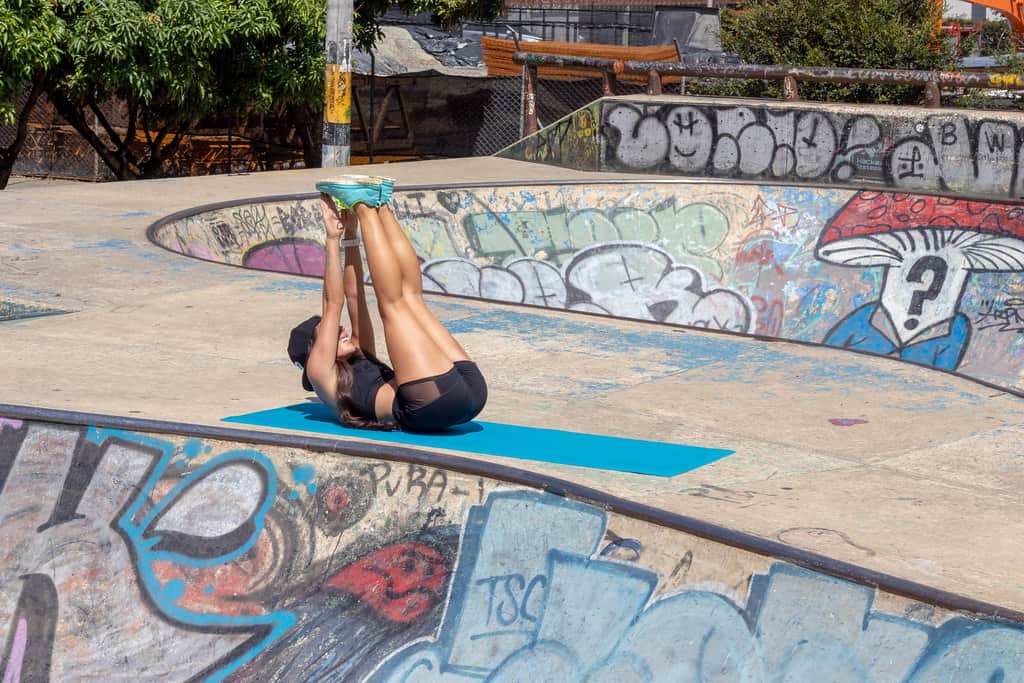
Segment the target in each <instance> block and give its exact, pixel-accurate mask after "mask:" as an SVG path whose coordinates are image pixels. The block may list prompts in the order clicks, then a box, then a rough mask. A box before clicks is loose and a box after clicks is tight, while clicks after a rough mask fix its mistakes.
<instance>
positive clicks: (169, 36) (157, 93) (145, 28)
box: [56, 0, 277, 120]
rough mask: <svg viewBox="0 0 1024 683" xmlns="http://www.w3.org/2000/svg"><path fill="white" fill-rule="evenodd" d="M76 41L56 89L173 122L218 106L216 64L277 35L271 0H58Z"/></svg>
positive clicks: (76, 97) (78, 98)
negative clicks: (226, 55) (234, 50)
mask: <svg viewBox="0 0 1024 683" xmlns="http://www.w3.org/2000/svg"><path fill="white" fill-rule="evenodd" d="M59 8H60V10H59V11H60V12H61V14H62V15H63V16H65V18H66V21H67V23H68V28H69V33H70V35H71V38H70V40H68V42H67V44H66V46H65V60H64V64H63V67H64V70H63V73H62V74H61V78H60V80H59V81H58V82H57V83H56V87H58V88H59V89H61V90H62V92H63V93H64V94H65V95H67V96H69V97H71V98H72V99H73V100H74V101H77V102H81V103H85V102H90V101H91V102H100V101H104V100H106V99H109V98H111V97H116V98H118V99H120V100H123V101H124V102H127V103H128V104H129V107H131V106H139V107H145V108H146V109H148V110H149V111H150V113H151V114H152V113H156V114H159V115H160V116H163V117H169V118H172V119H175V120H183V119H186V118H190V117H195V116H197V115H200V114H202V113H206V112H208V111H209V110H210V107H211V105H214V104H216V103H217V101H218V95H219V94H220V93H218V91H217V85H218V84H219V82H218V78H217V76H218V74H217V72H216V69H215V62H216V59H217V58H218V56H219V55H220V54H222V53H223V52H224V51H226V50H230V49H231V48H232V47H233V46H234V45H237V44H246V43H247V42H249V41H254V40H259V39H260V38H262V37H264V36H266V35H268V34H270V33H273V32H275V31H276V30H277V27H276V25H275V22H274V17H273V15H272V13H271V10H270V7H269V0H239V1H238V2H235V1H233V0H59Z"/></svg>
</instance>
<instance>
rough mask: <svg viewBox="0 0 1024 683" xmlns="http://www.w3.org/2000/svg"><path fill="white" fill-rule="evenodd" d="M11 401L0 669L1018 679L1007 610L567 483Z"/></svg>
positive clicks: (353, 447)
mask: <svg viewBox="0 0 1024 683" xmlns="http://www.w3.org/2000/svg"><path fill="white" fill-rule="evenodd" d="M0 416H2V417H0V519H2V520H3V524H0V537H2V539H3V542H2V543H0V568H2V576H3V577H4V579H3V581H2V582H0V586H2V587H3V590H2V592H0V628H2V629H3V630H2V631H0V634H2V635H0V638H2V639H3V640H4V649H3V650H2V652H3V655H2V657H3V658H2V659H0V671H3V672H4V677H3V680H4V681H12V682H14V681H24V682H28V681H33V682H35V681H47V680H54V681H76V680H93V681H95V680H131V681H143V680H145V681H156V680H167V681H192V680H195V681H198V680H210V681H221V680H227V681H254V682H255V681H289V682H291V681H363V680H365V681H412V680H415V681H432V680H445V681H475V680H490V681H525V680H540V681H552V682H553V681H559V682H562V681H567V682H575V681H581V682H582V681H702V680H721V681H751V682H759V681H777V680H791V681H825V680H842V681H906V682H915V683H916V682H921V683H924V682H926V681H927V682H932V681H942V682H946V683H953V682H959V681H966V680H972V681H973V680H978V681H1015V680H1021V677H1022V676H1024V629H1022V627H1021V626H1020V624H1019V623H1014V622H1011V621H1004V620H1002V619H1001V618H1002V617H1011V618H1013V619H1019V618H1020V617H1021V616H1022V615H1019V614H1015V613H1007V612H1001V611H1000V610H999V609H998V608H996V607H994V606H991V605H984V604H981V603H974V602H971V601H969V600H966V599H963V598H959V597H957V596H955V595H950V594H946V593H941V592H937V591H933V590H930V589H928V588H925V587H923V586H920V585H916V584H911V583H907V582H904V581H900V580H898V579H894V578H892V577H888V576H885V575H881V574H877V573H871V572H867V571H864V570H861V569H858V568H856V567H853V566H850V565H846V564H842V563H837V562H834V561H831V560H829V559H828V558H824V557H821V556H817V555H813V554H810V553H806V552H803V551H799V550H794V549H792V548H789V547H786V546H783V545H781V544H779V543H775V542H771V541H765V540H763V539H758V538H754V537H749V536H745V535H743V534H737V533H734V532H730V531H727V530H725V529H721V528H717V527H715V526H714V525H710V524H706V523H701V522H697V521H695V520H692V519H688V518H684V517H680V516H678V515H670V514H665V513H664V512H661V511H658V510H654V509H650V508H647V507H644V506H643V505H639V504H636V503H630V502H627V501H623V500H619V499H615V498H611V497H608V496H606V495H603V494H601V493H599V492H596V491H593V490H589V489H585V488H583V487H580V486H577V485H574V484H572V483H569V482H564V481H557V480H553V479H548V478H545V477H542V476H539V475H535V474H530V473H526V472H523V471H519V470H514V469H511V468H506V467H501V466H495V465H493V464H491V465H489V464H486V463H481V462H476V461H472V460H467V459H463V458H459V457H453V456H444V455H437V454H432V453H427V452H421V451H412V450H408V449H397V448H381V447H380V446H376V445H367V444H365V443H362V444H361V443H354V442H349V443H346V442H341V441H331V440H325V439H317V438H304V437H296V436H290V437H284V436H281V435H276V434H268V433H254V432H241V431H237V430H228V429H221V428H213V427H199V426H194V425H183V424H171V423H163V422H153V421H139V420H130V419H125V418H113V417H104V416H98V415H83V414H75V413H64V412H56V411H47V410H40V409H31V408H19V407H15V406H0ZM552 490H554V491H558V492H559V493H558V494H557V495H556V494H554V493H550V492H549V491H552ZM869 586H871V587H869ZM982 615H987V616H982ZM993 615H999V616H998V617H997V616H993Z"/></svg>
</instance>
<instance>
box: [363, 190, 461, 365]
mask: <svg viewBox="0 0 1024 683" xmlns="http://www.w3.org/2000/svg"><path fill="white" fill-rule="evenodd" d="M355 210H356V216H358V218H359V226H360V228H361V232H362V235H363V244H364V245H365V248H366V261H367V264H368V265H369V267H370V278H371V279H372V280H373V290H374V293H375V294H376V296H377V309H378V311H380V317H381V320H382V322H383V323H384V340H385V342H386V343H387V347H388V356H389V357H390V358H391V365H392V367H393V368H394V370H395V379H396V380H397V381H398V383H399V384H405V383H406V382H412V381H414V380H417V379H423V378H424V377H433V376H435V375H440V374H443V373H445V372H448V371H449V370H451V369H452V361H451V359H450V358H449V357H448V355H447V354H446V353H445V352H444V351H443V350H442V349H441V348H439V347H438V345H437V344H436V343H435V342H434V340H433V338H432V336H431V335H430V334H429V333H428V332H427V331H426V330H425V329H424V328H423V326H422V325H421V324H420V322H419V320H418V318H417V316H416V315H415V314H414V313H413V310H412V307H411V306H410V305H409V300H408V297H406V296H405V295H404V290H405V289H406V286H405V282H404V279H405V278H404V277H403V272H402V265H401V263H400V261H399V259H398V258H397V256H396V254H395V253H394V251H393V250H392V248H391V242H390V240H389V239H388V237H387V234H386V233H385V230H384V226H383V225H382V223H381V219H380V216H379V215H378V213H377V209H374V208H371V207H368V206H366V205H364V204H359V205H357V206H356V209H355ZM418 272H419V271H418V269H417V273H418Z"/></svg>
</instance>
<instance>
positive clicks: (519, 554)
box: [367, 491, 1024, 683]
mask: <svg viewBox="0 0 1024 683" xmlns="http://www.w3.org/2000/svg"><path fill="white" fill-rule="evenodd" d="M605 524H606V519H605V515H604V513H602V512H601V511H599V510H597V509H595V508H590V507H588V506H585V505H581V504H579V503H574V502H572V501H567V500H565V499H562V498H558V497H555V496H551V495H546V494H539V493H533V492H521V491H516V492H496V493H492V494H491V496H490V497H489V498H488V499H487V501H486V503H485V504H484V505H480V506H474V507H473V508H472V509H471V510H470V512H469V516H468V520H467V523H466V526H465V532H464V538H463V546H462V554H461V556H460V558H459V563H458V566H457V568H456V573H455V576H454V578H453V581H452V584H451V588H450V593H449V602H448V609H447V611H446V614H445V618H444V621H443V622H442V624H441V626H440V628H439V630H438V635H437V638H436V639H434V640H429V641H417V642H414V643H412V644H410V645H408V646H406V647H405V648H403V649H401V650H399V651H398V652H396V653H394V654H393V655H392V656H391V657H390V658H389V659H388V660H386V661H385V662H384V663H383V664H382V665H381V666H380V667H379V668H378V669H377V670H376V671H375V672H374V673H373V674H372V675H371V676H370V677H369V678H368V679H367V680H368V681H372V682H373V683H383V682H389V683H390V682H395V683H397V682H399V681H401V682H402V683H412V682H416V683H425V682H427V681H466V682H467V683H468V682H469V681H478V680H481V679H486V680H487V681H488V682H489V683H513V682H518V681H527V680H550V681H555V680H557V681H578V682H580V683H582V682H583V681H586V682H587V683H612V682H615V681H623V680H629V681H650V682H653V681H710V680H716V681H717V680H722V681H726V680H728V681H748V682H752V683H753V682H757V681H782V680H785V681H822V680H834V681H851V682H864V683H867V682H870V681H904V682H906V683H925V681H940V682H949V683H952V682H953V681H963V680H967V679H970V680H984V681H1002V680H1019V676H1020V675H1021V674H1024V630H1022V629H1021V627H1020V626H1019V625H1009V624H1003V623H999V622H994V621H983V620H977V619H969V618H966V617H954V618H952V619H950V620H949V621H947V622H946V623H944V624H941V625H939V626H933V625H931V624H928V623H922V622H918V621H916V620H914V619H910V618H906V617H903V616H895V615H890V614H885V613H882V612H877V611H875V610H874V609H873V602H874V599H875V595H876V594H875V590H874V589H872V588H869V587H867V586H862V585H857V584H853V583H850V582H848V581H844V580H841V579H836V578H833V577H829V576H825V575H822V574H819V573H817V572H813V571H810V570H806V569H801V568H798V567H793V566H791V565H787V564H784V563H775V564H774V565H773V566H772V567H771V568H770V569H769V571H768V573H767V574H764V575H755V576H754V577H753V578H752V579H751V583H750V588H749V592H748V596H747V601H746V608H743V607H741V606H740V605H737V604H736V603H735V602H733V601H732V600H730V599H729V598H727V597H725V596H722V595H719V594H716V593H714V592H710V591H705V590H687V591H683V592H681V593H677V594H675V595H670V596H667V597H661V598H660V599H654V600H652V596H653V595H654V593H655V590H656V588H657V585H658V576H657V575H656V574H655V573H654V572H652V571H649V570H647V569H644V568H642V567H638V566H637V565H635V564H634V563H632V562H616V561H610V560H606V559H602V555H603V554H604V553H598V551H597V548H598V543H599V542H600V541H601V539H602V538H603V536H604V532H605ZM608 547H610V546H606V550H607V548H608ZM512 549H515V552H510V551H511V550H512ZM595 554H597V555H598V556H597V558H595V557H594V555H595Z"/></svg>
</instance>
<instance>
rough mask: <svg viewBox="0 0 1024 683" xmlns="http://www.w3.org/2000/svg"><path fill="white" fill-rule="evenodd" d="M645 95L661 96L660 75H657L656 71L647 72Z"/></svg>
mask: <svg viewBox="0 0 1024 683" xmlns="http://www.w3.org/2000/svg"><path fill="white" fill-rule="evenodd" d="M647 94H648V95H660V94H661V74H659V73H658V70H657V69H651V70H650V71H648V72H647Z"/></svg>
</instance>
